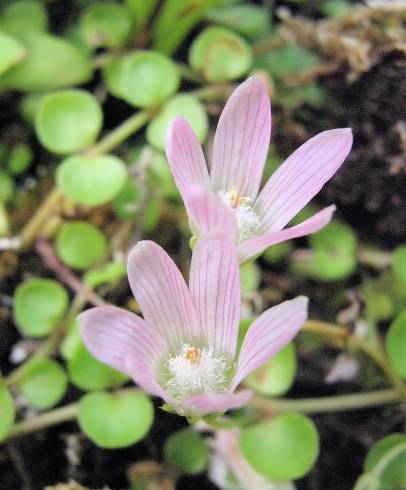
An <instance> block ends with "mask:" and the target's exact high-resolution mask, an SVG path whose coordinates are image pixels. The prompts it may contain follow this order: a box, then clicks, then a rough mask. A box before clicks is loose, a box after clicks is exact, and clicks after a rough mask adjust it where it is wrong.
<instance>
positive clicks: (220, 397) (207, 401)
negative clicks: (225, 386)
mask: <svg viewBox="0 0 406 490" xmlns="http://www.w3.org/2000/svg"><path fill="white" fill-rule="evenodd" d="M252 394H253V393H252V391H251V390H242V391H239V392H237V393H229V392H226V393H203V394H201V395H193V396H190V397H188V398H185V399H184V400H183V401H182V406H183V407H184V408H186V410H190V411H191V412H192V413H197V414H199V415H207V414H210V413H216V412H219V413H223V412H226V411H227V410H233V409H235V408H239V407H242V406H243V405H245V404H246V403H247V402H248V401H249V399H250V398H251V397H252Z"/></svg>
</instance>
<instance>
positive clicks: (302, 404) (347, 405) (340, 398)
mask: <svg viewBox="0 0 406 490" xmlns="http://www.w3.org/2000/svg"><path fill="white" fill-rule="evenodd" d="M397 401H399V394H398V393H397V391H396V390H393V389H390V390H377V391H370V392H367V393H354V394H351V395H337V396H326V397H320V398H303V399H299V400H287V399H274V400H271V399H267V398H263V397H260V396H254V397H253V398H252V400H251V401H250V402H249V403H248V405H249V406H251V407H253V408H255V409H257V410H259V411H260V412H263V413H264V414H268V415H270V414H274V413H280V412H290V411H295V412H302V413H325V412H343V411H346V410H356V409H361V408H368V407H375V406H378V405H385V404H388V403H395V402H397Z"/></svg>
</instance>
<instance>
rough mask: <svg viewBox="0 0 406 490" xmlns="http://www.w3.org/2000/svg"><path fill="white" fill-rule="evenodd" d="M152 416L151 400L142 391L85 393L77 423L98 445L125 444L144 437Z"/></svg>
mask: <svg viewBox="0 0 406 490" xmlns="http://www.w3.org/2000/svg"><path fill="white" fill-rule="evenodd" d="M153 419H154V410H153V406H152V403H151V400H150V399H149V398H148V397H147V396H146V395H145V394H144V393H142V392H141V391H137V392H128V393H117V394H114V395H113V394H110V393H104V392H95V393H88V394H87V395H85V396H84V397H82V398H81V400H80V402H79V425H80V427H81V429H82V430H83V432H84V433H85V434H86V435H87V436H88V437H89V438H90V439H91V440H92V441H93V442H94V443H95V444H97V445H98V446H101V447H104V448H119V447H127V446H131V445H132V444H135V443H136V442H138V441H140V440H141V439H142V438H143V437H145V436H146V434H147V433H148V431H149V429H150V428H151V425H152V422H153Z"/></svg>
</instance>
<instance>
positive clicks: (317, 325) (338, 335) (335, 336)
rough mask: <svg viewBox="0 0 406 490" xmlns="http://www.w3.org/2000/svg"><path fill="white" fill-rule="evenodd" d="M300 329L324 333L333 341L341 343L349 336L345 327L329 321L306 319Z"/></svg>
mask: <svg viewBox="0 0 406 490" xmlns="http://www.w3.org/2000/svg"><path fill="white" fill-rule="evenodd" d="M301 331H302V332H312V333H316V334H319V335H324V336H326V337H330V338H331V340H333V341H334V342H340V343H341V344H342V343H343V342H344V341H345V340H347V339H348V337H349V336H350V332H349V331H348V329H347V328H346V327H341V326H339V325H331V324H330V323H326V322H321V321H318V320H307V322H305V323H304V325H303V327H302V328H301Z"/></svg>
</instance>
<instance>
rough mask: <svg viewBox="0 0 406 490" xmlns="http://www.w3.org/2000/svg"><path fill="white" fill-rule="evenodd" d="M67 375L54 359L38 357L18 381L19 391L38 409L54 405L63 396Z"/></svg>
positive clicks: (45, 408) (66, 384)
mask: <svg viewBox="0 0 406 490" xmlns="http://www.w3.org/2000/svg"><path fill="white" fill-rule="evenodd" d="M67 386H68V377H67V375H66V373H65V371H64V370H63V368H62V367H61V365H60V364H58V363H57V362H56V361H52V360H51V359H38V360H37V361H36V362H35V363H34V364H32V365H31V366H30V368H29V370H28V371H26V372H25V373H24V376H23V378H22V380H21V382H20V383H19V389H20V391H21V393H22V394H23V395H24V396H25V398H26V399H27V400H28V402H29V403H30V405H31V406H32V407H34V408H37V409H39V410H47V409H49V408H52V407H53V406H55V405H56V404H57V403H58V402H59V401H60V400H61V399H62V397H63V396H64V394H65V392H66V388H67Z"/></svg>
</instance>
